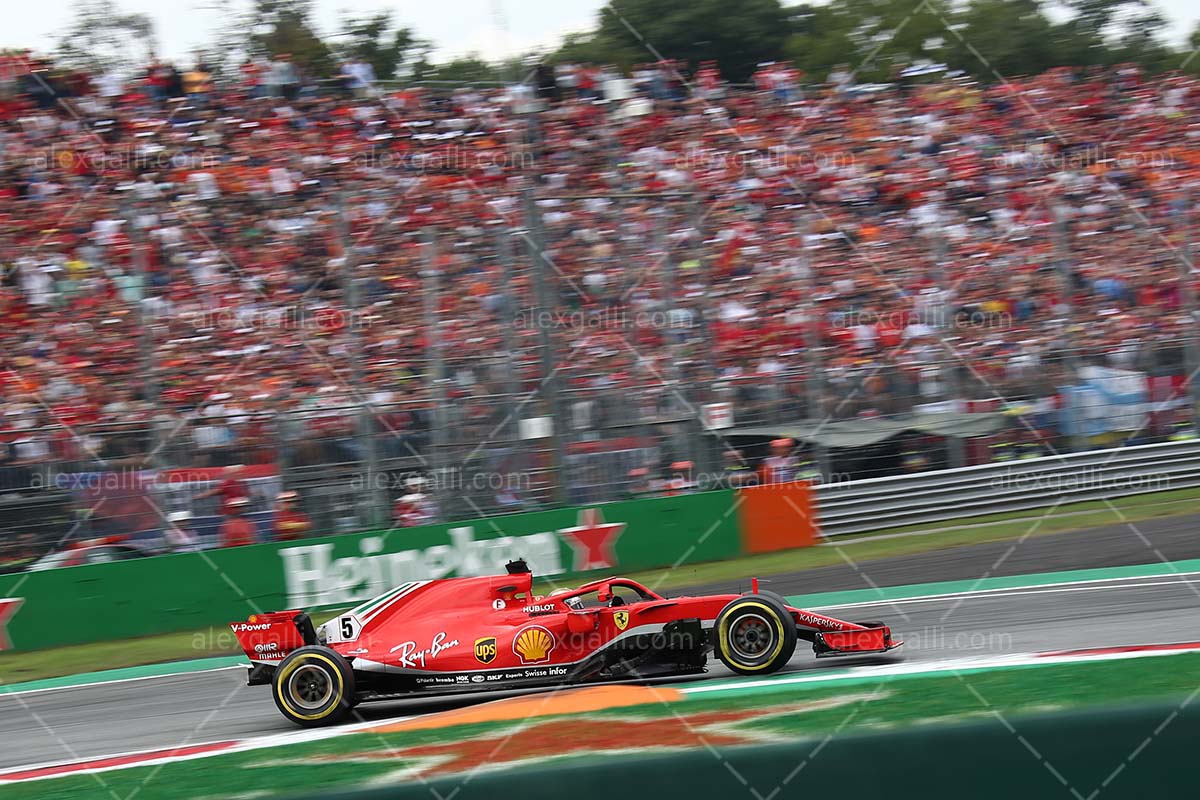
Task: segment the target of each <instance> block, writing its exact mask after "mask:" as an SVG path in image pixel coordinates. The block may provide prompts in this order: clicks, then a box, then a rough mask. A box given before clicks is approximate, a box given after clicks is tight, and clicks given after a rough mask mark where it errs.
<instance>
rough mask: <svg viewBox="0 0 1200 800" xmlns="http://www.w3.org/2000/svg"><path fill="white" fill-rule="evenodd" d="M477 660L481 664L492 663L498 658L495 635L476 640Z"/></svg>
mask: <svg viewBox="0 0 1200 800" xmlns="http://www.w3.org/2000/svg"><path fill="white" fill-rule="evenodd" d="M475 660H476V661H478V662H479V663H480V664H490V663H492V662H493V661H495V660H496V637H495V636H488V637H485V638H483V639H476V640H475Z"/></svg>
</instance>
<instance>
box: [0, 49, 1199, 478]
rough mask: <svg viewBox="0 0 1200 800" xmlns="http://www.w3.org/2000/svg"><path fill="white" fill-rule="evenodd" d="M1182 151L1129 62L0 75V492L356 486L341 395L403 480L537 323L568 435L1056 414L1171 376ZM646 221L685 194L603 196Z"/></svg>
mask: <svg viewBox="0 0 1200 800" xmlns="http://www.w3.org/2000/svg"><path fill="white" fill-rule="evenodd" d="M1198 137H1200V84H1198V83H1197V81H1196V80H1194V79H1190V78H1185V77H1179V76H1173V75H1165V76H1149V75H1144V74H1141V73H1139V71H1138V70H1137V69H1136V68H1133V67H1121V68H1118V69H1111V70H1107V69H1099V68H1096V69H1087V70H1067V69H1062V70H1055V71H1052V72H1048V73H1045V74H1042V75H1036V76H1031V77H1013V78H1012V79H1010V80H1008V81H1007V82H1004V83H998V84H995V85H990V86H985V85H979V84H977V83H974V82H973V81H971V80H970V79H967V78H962V77H953V76H947V75H939V76H927V77H926V78H924V79H923V81H922V82H911V81H910V82H897V83H889V84H871V85H864V84H860V83H857V82H856V81H855V79H854V76H853V74H852V72H851V71H850V70H848V69H839V70H837V71H836V72H835V74H834V75H831V76H829V79H828V81H825V82H820V83H805V82H804V81H803V80H802V76H800V75H798V74H796V73H795V71H794V70H791V69H789V68H787V67H786V66H785V65H764V66H763V68H762V70H761V71H760V73H759V74H758V75H756V76H755V82H754V84H753V85H751V86H748V87H735V86H732V85H729V84H728V83H727V82H725V81H723V80H722V78H721V76H720V73H719V68H718V65H715V64H704V65H701V66H700V67H699V68H697V69H696V71H695V73H694V74H693V73H690V72H689V71H688V70H687V67H686V65H681V64H672V63H656V64H647V65H644V66H642V67H639V68H637V69H636V70H635V71H633V73H632V74H631V75H630V76H629V77H628V78H623V77H622V76H621V75H620V74H619V73H618V72H617V71H616V70H615V69H613V68H608V67H595V66H591V65H571V66H568V67H559V68H557V69H555V68H551V67H542V68H540V69H538V70H535V72H534V74H533V77H532V79H531V80H530V81H529V82H528V83H527V84H520V85H512V86H508V87H502V88H470V87H462V88H455V89H446V88H444V87H443V88H431V87H422V86H396V85H387V86H384V85H380V84H378V83H377V82H375V80H374V77H373V75H371V74H370V70H369V67H367V66H366V65H365V64H361V63H348V64H346V65H344V66H343V67H342V69H341V72H340V74H339V78H338V79H337V80H335V81H330V82H316V81H312V80H310V79H308V78H307V77H306V76H305V75H304V74H303V72H302V71H301V70H299V69H297V68H296V66H295V65H294V64H293V63H292V62H291V60H290V59H289V58H288V57H287V56H286V55H279V56H277V57H275V58H273V59H271V60H269V61H268V60H261V61H252V62H248V63H247V64H246V65H245V66H244V68H243V69H242V70H241V71H240V73H239V74H237V75H235V76H231V77H230V76H227V77H225V78H221V79H219V78H218V77H217V76H215V75H214V74H213V73H212V71H211V70H210V69H209V68H208V67H206V66H205V65H203V64H196V65H194V66H192V67H190V68H186V69H182V70H180V69H177V68H176V67H174V66H171V65H168V64H152V65H149V66H147V67H146V68H145V69H144V70H141V71H140V72H138V73H137V74H133V75H118V74H106V75H88V74H84V73H80V72H65V71H61V70H57V69H56V68H55V66H54V64H53V63H51V62H49V61H42V60H38V59H36V58H33V57H29V58H25V59H14V58H9V59H8V60H7V62H6V64H5V69H3V70H0V268H2V279H0V353H2V354H3V369H2V370H0V445H2V446H0V462H3V463H7V464H30V463H40V462H45V461H49V460H54V461H58V462H67V463H72V464H81V465H86V464H90V465H91V466H93V467H94V466H95V463H96V462H97V461H98V460H101V459H102V460H103V462H104V463H106V464H109V465H111V464H129V465H138V464H150V463H155V462H156V460H158V461H168V462H174V463H184V464H200V465H221V464H229V463H269V462H272V461H275V460H278V459H281V458H287V459H291V460H293V461H295V462H297V463H320V462H321V461H322V460H335V461H347V460H353V459H357V458H361V457H362V455H363V454H362V452H361V448H360V446H359V444H358V442H357V441H356V437H355V433H356V430H357V428H356V426H357V425H358V424H359V421H358V418H357V416H356V415H355V413H354V412H353V411H348V410H347V408H348V407H350V406H353V405H354V403H355V402H357V401H359V400H361V399H362V398H364V397H365V398H367V399H369V400H370V401H371V402H372V403H375V404H377V405H378V406H379V407H380V408H383V409H384V410H385V413H384V414H383V416H382V424H383V425H384V426H385V427H386V428H387V429H388V430H389V431H392V432H394V434H395V435H394V437H392V436H389V437H388V439H389V445H388V447H391V448H393V449H394V450H393V451H392V453H393V454H395V455H403V454H404V452H405V451H407V450H414V449H415V450H420V449H423V448H425V447H426V446H427V445H428V440H429V437H430V435H431V434H430V426H431V423H430V419H431V417H432V415H433V408H434V406H435V405H436V404H437V403H438V402H439V401H440V402H443V403H444V404H445V405H446V406H447V407H448V411H447V412H446V414H447V418H446V419H445V420H444V425H445V428H446V429H447V430H449V431H451V432H452V435H453V436H454V437H456V440H458V441H462V442H466V443H468V444H469V443H471V442H482V441H484V440H486V439H487V438H489V437H494V436H495V433H494V431H495V430H496V427H497V422H498V420H503V419H504V417H505V416H506V415H508V414H509V413H510V412H511V410H512V404H511V403H505V402H500V401H498V400H496V398H497V397H500V396H502V395H505V394H516V395H517V396H523V395H524V394H525V393H527V392H530V391H532V390H534V389H536V388H537V387H538V386H539V385H540V383H541V381H542V380H543V378H544V377H545V375H544V374H543V372H544V370H543V367H542V364H543V362H542V360H541V355H540V351H539V347H540V345H541V341H542V340H541V330H540V328H541V326H544V325H547V324H549V325H551V327H552V328H553V331H552V335H551V341H552V342H553V343H554V346H555V347H556V348H557V360H558V361H557V363H559V364H560V366H561V371H560V374H559V376H558V377H559V378H560V379H561V382H562V385H563V387H564V389H565V391H566V395H565V396H566V398H567V403H568V408H569V409H570V415H569V420H570V423H569V424H570V425H573V426H574V427H575V428H588V427H589V426H591V427H595V426H596V425H598V424H600V423H599V422H598V421H597V420H601V418H603V419H604V420H607V424H611V425H614V426H615V425H618V424H620V423H622V422H625V421H645V420H653V419H656V418H658V417H669V416H670V415H671V414H677V413H679V412H680V406H681V404H683V398H682V397H678V395H680V391H678V390H677V388H676V387H683V386H692V385H695V386H702V387H706V388H704V389H703V390H702V391H700V393H699V394H694V395H689V398H690V399H692V400H701V401H711V400H721V399H730V400H732V401H733V402H734V405H735V414H737V415H739V419H741V420H748V419H752V418H755V417H756V415H759V416H761V415H762V414H767V413H776V414H779V415H783V416H787V417H788V418H792V419H795V418H798V417H802V416H805V415H806V414H808V413H809V412H810V411H811V410H812V409H813V408H814V407H815V408H818V409H820V413H821V415H822V416H823V415H832V416H834V417H837V418H848V417H853V416H855V415H861V414H892V413H898V412H901V411H907V410H911V408H913V407H914V406H915V405H919V404H922V403H935V402H938V401H942V400H946V399H953V398H956V397H957V398H964V397H981V398H982V397H990V396H993V395H994V394H995V393H996V392H1000V393H1001V394H1004V395H1005V396H1007V397H1013V398H1020V399H1024V400H1029V399H1031V398H1034V399H1036V398H1047V397H1050V396H1052V395H1053V394H1054V393H1055V391H1056V387H1057V386H1061V385H1064V383H1069V380H1067V379H1066V378H1065V377H1064V376H1065V375H1066V374H1067V373H1066V370H1068V369H1069V368H1071V366H1070V365H1071V364H1072V363H1075V362H1076V360H1084V361H1088V362H1089V363H1102V364H1106V365H1109V366H1115V367H1120V368H1128V369H1137V370H1140V371H1144V372H1150V373H1153V374H1169V373H1171V372H1172V371H1173V372H1176V373H1177V372H1181V371H1182V362H1181V361H1180V357H1179V352H1180V343H1181V341H1182V340H1183V339H1184V338H1185V337H1186V335H1187V334H1188V333H1189V331H1190V329H1191V327H1190V326H1191V325H1192V323H1189V320H1188V318H1187V315H1186V311H1185V308H1184V303H1185V300H1186V298H1187V293H1186V292H1185V291H1184V284H1183V283H1182V281H1181V278H1180V275H1181V268H1180V255H1179V253H1178V252H1177V251H1176V249H1175V248H1176V246H1178V245H1179V244H1181V243H1182V241H1183V234H1182V231H1184V230H1185V229H1186V226H1187V225H1189V224H1190V220H1189V215H1190V213H1191V212H1192V211H1193V210H1194V208H1195V205H1196V202H1197V200H1200V192H1198V191H1197V190H1198V189H1200V186H1198V182H1200V140H1198ZM527 191H528V192H531V193H532V196H533V198H534V200H536V201H538V202H537V203H536V205H537V207H538V211H539V216H540V223H538V222H536V221H535V220H532V219H530V218H529V216H528V215H527V213H526V207H525V205H524V199H523V198H524V193H525V192H527ZM667 192H679V193H692V194H693V196H694V197H695V198H696V200H695V202H692V201H689V200H688V198H686V197H682V198H662V197H645V198H639V197H636V196H631V195H636V194H639V193H667ZM618 194H621V195H624V196H623V197H616V195H618ZM579 195H589V197H587V198H578V199H576V198H570V199H563V196H579ZM600 195H608V197H601V196H600ZM539 198H540V200H539ZM697 224H699V228H697ZM514 231H518V232H520V233H519V234H514ZM526 231H529V232H530V234H529V235H526V234H525V232H526ZM431 232H432V233H431ZM534 234H538V235H540V236H542V238H543V239H544V242H545V252H546V256H547V258H546V261H547V262H548V271H547V272H546V274H545V281H544V283H545V284H547V286H548V289H547V293H546V294H543V293H542V292H541V289H542V288H543V287H540V286H539V285H538V283H539V279H538V278H537V273H536V271H535V270H534V267H533V266H532V259H531V258H530V257H529V255H528V252H527V246H528V243H529V240H530V237H531V236H532V235H534ZM427 237H430V238H427ZM431 239H432V240H433V241H434V242H435V244H434V245H433V246H431V245H430V244H429V241H430V240H431ZM546 297H549V298H550V300H549V301H548V302H549V303H550V304H551V305H550V306H549V308H550V309H551V316H550V317H549V318H540V319H539V318H537V315H535V314H533V313H532V312H530V311H528V309H533V308H537V307H539V304H544V303H546V302H547V300H546ZM809 321H813V324H812V325H811V326H810V325H809ZM814 328H815V335H814V334H813V333H812V329H814ZM813 344H815V345H816V348H817V352H816V358H815V360H814V359H813V358H812V353H810V351H809V347H810V346H812V345H813ZM1068 354H1072V355H1073V356H1074V358H1068V357H1067V356H1068ZM958 359H961V360H962V363H964V364H969V365H970V366H969V368H964V369H961V370H959V371H958V375H959V379H958V380H956V381H952V382H948V380H947V372H946V370H945V369H944V368H943V367H942V364H944V363H945V362H948V361H954V360H958ZM813 363H817V364H819V365H820V369H821V374H822V377H823V385H824V387H825V388H824V392H823V394H822V395H821V396H820V397H818V398H817V402H816V403H815V405H814V404H813V403H811V402H810V401H809V398H808V396H807V394H806V392H807V391H808V389H809V387H811V385H812V384H811V383H810V380H809V379H810V377H811V373H810V368H811V365H812V364H813ZM356 365H357V366H356ZM439 365H440V366H439ZM439 369H440V370H441V373H440V374H441V375H442V376H444V377H445V380H444V381H439V380H435V378H436V377H438V375H439V373H438V372H437V371H438V370H439ZM714 376H715V377H716V378H718V379H720V380H719V381H717V386H718V387H719V388H718V389H717V390H711V386H712V385H713V382H712V381H711V378H712V377H714ZM721 392H724V394H722V393H721ZM540 402H541V401H540V400H538V401H535V402H533V403H531V407H530V409H529V411H532V410H536V409H537V408H538V406H539V403H540ZM764 404H766V405H769V406H770V409H768V410H767V411H764ZM529 415H530V414H528V413H523V414H522V416H529ZM149 431H155V432H157V433H155V434H154V435H153V436H152V435H151V434H150V433H148V432H149ZM154 437H157V438H154ZM149 442H154V443H155V444H149ZM385 455H387V453H385ZM677 457H678V455H674V456H673V455H670V454H667V455H664V459H670V458H677Z"/></svg>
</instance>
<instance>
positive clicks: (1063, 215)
mask: <svg viewBox="0 0 1200 800" xmlns="http://www.w3.org/2000/svg"><path fill="white" fill-rule="evenodd" d="M1067 226H1068V222H1067V212H1066V209H1065V208H1063V205H1062V203H1060V202H1055V203H1054V253H1055V269H1056V270H1057V272H1058V274H1059V277H1060V279H1061V281H1062V287H1063V307H1064V311H1063V318H1064V319H1063V345H1064V351H1065V352H1064V356H1065V358H1066V366H1067V374H1068V375H1069V376H1070V378H1071V381H1072V390H1074V389H1075V388H1076V387H1078V386H1079V356H1078V354H1077V352H1076V350H1075V334H1074V331H1072V330H1071V328H1072V327H1073V326H1074V324H1075V311H1074V308H1073V307H1072V302H1071V298H1072V293H1073V292H1074V291H1075V287H1074V286H1073V280H1072V275H1071V246H1070V242H1069V241H1068V235H1069V233H1070V231H1069V229H1068V227H1067ZM1078 411H1079V409H1078V406H1077V404H1076V403H1075V396H1074V391H1072V396H1071V407H1070V412H1071V415H1072V418H1073V419H1074V420H1075V427H1076V428H1077V429H1078V427H1079V421H1078V416H1077V414H1078ZM1070 441H1071V450H1072V451H1074V452H1081V451H1083V450H1087V449H1088V446H1087V436H1086V435H1085V434H1083V433H1078V432H1077V433H1076V434H1075V435H1074V436H1072V437H1071V440H1070Z"/></svg>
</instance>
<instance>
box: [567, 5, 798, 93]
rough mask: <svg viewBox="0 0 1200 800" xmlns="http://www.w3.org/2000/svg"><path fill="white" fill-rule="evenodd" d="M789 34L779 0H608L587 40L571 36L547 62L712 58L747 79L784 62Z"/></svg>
mask: <svg viewBox="0 0 1200 800" xmlns="http://www.w3.org/2000/svg"><path fill="white" fill-rule="evenodd" d="M789 33H790V22H789V19H788V12H787V11H786V10H785V9H784V8H783V6H782V5H781V4H780V2H779V0H610V2H609V3H608V5H606V6H604V7H603V8H602V9H601V10H600V22H599V25H598V27H597V28H596V30H595V32H594V33H592V34H591V36H589V37H573V38H570V39H568V40H567V42H566V43H565V44H564V47H563V49H560V50H559V51H558V52H557V53H555V54H554V55H553V56H551V58H550V60H554V61H563V60H567V58H568V57H569V56H574V57H575V58H578V60H586V61H593V62H603V63H612V64H617V65H619V66H623V67H628V66H631V65H633V64H635V63H640V62H646V61H656V60H658V58H659V56H660V55H661V56H662V57H663V58H670V59H680V60H684V61H686V62H688V63H689V64H690V65H691V66H692V67H695V66H697V65H698V64H699V63H700V62H701V61H706V60H709V59H713V60H716V61H717V62H718V63H719V64H720V65H721V71H722V73H723V74H724V75H725V76H726V77H729V78H732V79H734V80H745V79H747V78H748V77H749V76H750V75H751V74H752V73H753V72H754V70H755V66H756V65H757V64H758V62H760V61H774V60H778V59H781V58H783V56H784V49H783V48H784V42H786V41H787V38H788V35H789Z"/></svg>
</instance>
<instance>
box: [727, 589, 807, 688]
mask: <svg viewBox="0 0 1200 800" xmlns="http://www.w3.org/2000/svg"><path fill="white" fill-rule="evenodd" d="M713 633H714V637H715V641H714V643H713V644H714V649H715V650H716V653H717V658H719V659H721V662H722V663H724V664H725V666H727V667H729V669H730V670H732V671H733V672H736V673H738V674H739V675H769V674H770V673H772V672H777V671H779V669H780V668H782V667H783V665H784V664H786V663H787V662H788V661H789V660H790V659H791V657H792V654H793V653H794V652H795V651H796V623H795V622H794V621H793V620H792V615H791V614H790V613H788V610H787V608H786V607H784V605H783V603H781V602H779V601H778V600H776V599H775V598H774V597H770V596H767V595H761V594H750V595H745V596H744V597H739V598H738V599H736V600H734V601H733V602H731V603H730V604H729V605H727V606H725V608H724V609H722V611H721V613H720V614H718V615H717V621H716V625H714V626H713Z"/></svg>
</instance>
